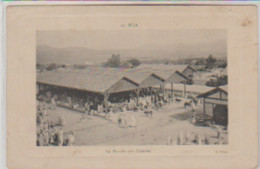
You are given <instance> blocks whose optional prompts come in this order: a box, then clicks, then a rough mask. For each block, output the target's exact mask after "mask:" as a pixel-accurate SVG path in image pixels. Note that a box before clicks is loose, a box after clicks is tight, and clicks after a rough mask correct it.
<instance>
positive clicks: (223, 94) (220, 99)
mask: <svg viewBox="0 0 260 169" xmlns="http://www.w3.org/2000/svg"><path fill="white" fill-rule="evenodd" d="M198 97H199V98H203V112H204V114H207V115H210V116H212V117H213V120H214V122H215V123H216V124H221V125H225V126H227V124H228V86H220V87H216V88H214V89H212V90H209V91H207V92H205V93H202V94H201V95H199V96H198Z"/></svg>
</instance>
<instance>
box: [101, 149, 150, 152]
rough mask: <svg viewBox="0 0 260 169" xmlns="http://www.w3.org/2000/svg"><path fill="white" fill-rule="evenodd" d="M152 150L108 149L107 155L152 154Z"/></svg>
mask: <svg viewBox="0 0 260 169" xmlns="http://www.w3.org/2000/svg"><path fill="white" fill-rule="evenodd" d="M150 152H151V149H149V148H145V149H116V148H112V149H106V153H150Z"/></svg>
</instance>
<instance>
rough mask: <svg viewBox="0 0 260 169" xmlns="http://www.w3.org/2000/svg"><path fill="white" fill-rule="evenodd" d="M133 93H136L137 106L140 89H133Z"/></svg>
mask: <svg viewBox="0 0 260 169" xmlns="http://www.w3.org/2000/svg"><path fill="white" fill-rule="evenodd" d="M134 91H135V94H136V106H138V104H139V94H140V89H136V90H134Z"/></svg>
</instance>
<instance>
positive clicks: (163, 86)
mask: <svg viewBox="0 0 260 169" xmlns="http://www.w3.org/2000/svg"><path fill="white" fill-rule="evenodd" d="M162 90H163V99H164V98H165V84H164V82H163V83H162Z"/></svg>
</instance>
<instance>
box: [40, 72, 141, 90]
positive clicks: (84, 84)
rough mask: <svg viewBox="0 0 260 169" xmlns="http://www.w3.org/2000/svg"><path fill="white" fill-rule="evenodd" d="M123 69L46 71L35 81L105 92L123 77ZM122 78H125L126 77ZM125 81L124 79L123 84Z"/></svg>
mask: <svg viewBox="0 0 260 169" xmlns="http://www.w3.org/2000/svg"><path fill="white" fill-rule="evenodd" d="M124 71H125V70H121V71H119V69H117V70H116V69H106V68H90V69H84V70H76V71H73V72H71V71H62V72H59V71H46V72H42V73H40V74H39V75H37V82H38V83H44V84H50V85H56V86H61V87H67V88H73V89H79V90H86V91H91V92H96V93H105V92H107V91H108V90H109V89H110V88H111V87H112V86H113V85H115V84H116V83H117V82H119V81H120V80H122V79H123V78H124ZM124 80H126V78H125V79H124ZM127 80H128V81H127V82H128V83H131V84H133V85H135V87H136V86H137V84H136V83H134V82H132V81H131V80H129V79H127ZM125 83H126V81H125V82H124V84H125ZM133 85H129V87H130V89H129V90H132V89H133ZM121 87H122V86H121ZM123 88H124V87H123ZM124 90H127V89H124ZM113 92H118V87H117V91H115V90H114V91H113Z"/></svg>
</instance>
